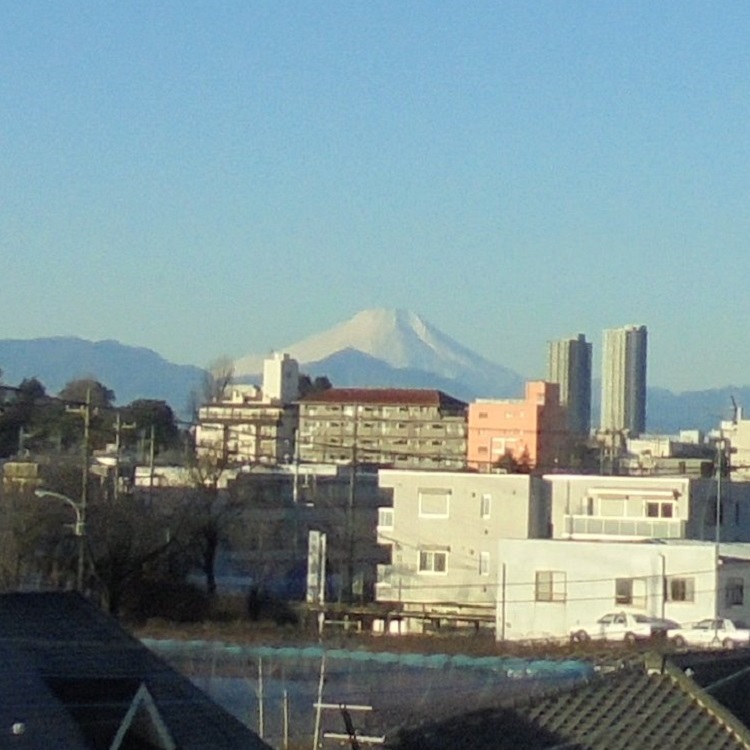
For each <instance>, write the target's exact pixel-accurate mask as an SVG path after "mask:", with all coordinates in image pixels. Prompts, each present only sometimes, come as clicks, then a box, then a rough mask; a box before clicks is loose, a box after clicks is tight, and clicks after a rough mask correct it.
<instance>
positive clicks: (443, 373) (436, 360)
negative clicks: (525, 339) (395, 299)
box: [235, 308, 521, 396]
mask: <svg viewBox="0 0 750 750" xmlns="http://www.w3.org/2000/svg"><path fill="white" fill-rule="evenodd" d="M279 351H284V352H288V353H289V354H290V355H291V356H292V357H294V358H295V359H297V360H298V361H299V362H300V364H301V365H303V366H304V365H307V364H310V363H318V364H319V365H321V367H319V368H315V369H322V362H323V361H324V360H327V359H328V358H330V357H332V356H333V355H335V354H340V353H341V352H344V351H349V352H360V353H361V354H365V355H367V356H368V357H370V358H373V359H375V360H379V361H380V362H381V363H385V364H386V365H388V366H390V368H394V369H396V370H402V371H406V370H408V371H410V372H411V373H412V376H413V373H414V372H415V371H418V372H420V373H422V375H423V376H424V377H423V378H422V380H424V379H425V377H426V376H427V375H429V374H432V375H434V376H437V377H438V378H440V379H441V380H448V381H458V382H459V383H462V384H465V386H466V387H465V388H462V389H461V390H463V391H464V392H471V393H474V392H477V389H478V393H479V395H487V396H492V395H496V394H500V395H505V394H506V393H507V392H509V391H510V395H515V393H516V392H517V391H518V389H519V387H520V384H521V378H520V376H518V375H517V374H516V373H513V372H512V371H510V370H508V369H506V368H505V367H502V366H501V365H498V364H495V363H493V362H490V361H489V360H487V359H485V358H484V357H481V356H480V355H479V354H476V353H475V352H472V351H471V350H470V349H468V348H466V347H465V346H463V345H461V344H459V343H458V342H457V341H455V340H454V339H452V338H451V337H450V336H447V335H446V334H444V333H443V332H442V331H440V330H438V329H437V328H435V327H434V326H433V325H431V324H430V323H428V322H427V321H426V320H425V319H424V318H422V317H420V316H419V315H417V314H416V313H414V312H412V311H410V310H403V309H382V308H379V309H371V310H362V311H361V312H359V313H357V314H356V315H354V317H352V318H350V319H349V320H347V321H344V322H343V323H340V324H339V325H336V326H334V327H333V328H330V329H329V330H327V331H323V332H322V333H317V334H314V335H312V336H310V337H308V338H306V339H304V340H302V341H300V342H298V343H296V344H292V345H290V346H286V347H282V348H280V349H279ZM262 360H263V358H262V357H258V356H247V357H242V358H241V359H239V360H237V361H236V362H235V372H236V374H237V375H238V376H240V377H242V376H247V375H252V374H255V373H258V372H260V371H261V370H262ZM308 369H309V368H308ZM412 379H413V377H412ZM334 383H335V384H336V385H366V384H367V385H374V383H363V382H360V383H342V382H338V381H336V380H334ZM382 385H388V384H387V383H383V384H382ZM488 389H489V390H488Z"/></svg>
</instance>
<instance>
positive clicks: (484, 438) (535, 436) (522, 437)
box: [467, 380, 571, 472]
mask: <svg viewBox="0 0 750 750" xmlns="http://www.w3.org/2000/svg"><path fill="white" fill-rule="evenodd" d="M570 450H571V435H570V433H569V432H568V425H567V415H566V411H565V408H564V407H562V406H561V405H560V386H559V385H558V384H557V383H547V382H545V381H542V380H539V381H532V382H529V383H526V394H525V398H523V399H506V400H489V399H481V400H478V401H475V402H474V403H472V404H470V405H469V430H468V454H467V459H468V465H469V467H470V468H472V469H475V470H477V471H482V472H486V471H497V470H498V469H502V468H503V467H507V463H508V462H509V461H510V463H511V464H516V465H520V466H521V467H523V468H524V469H528V470H533V469H538V470H547V471H548V470H551V469H554V468H555V467H557V466H561V467H562V466H566V465H567V461H568V459H569V457H570Z"/></svg>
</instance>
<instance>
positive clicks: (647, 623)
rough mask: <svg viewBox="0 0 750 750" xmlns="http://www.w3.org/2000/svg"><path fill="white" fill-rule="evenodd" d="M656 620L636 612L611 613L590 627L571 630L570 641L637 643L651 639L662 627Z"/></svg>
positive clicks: (581, 626)
mask: <svg viewBox="0 0 750 750" xmlns="http://www.w3.org/2000/svg"><path fill="white" fill-rule="evenodd" d="M659 622H666V621H657V620H656V618H652V617H648V616H646V615H642V614H639V613H635V612H610V613H608V614H606V615H604V616H603V617H600V618H599V619H598V620H597V621H596V622H595V623H592V624H590V625H575V626H573V627H572V628H570V639H571V640H572V641H575V642H577V643H584V642H586V641H590V640H605V641H624V642H625V643H635V642H636V641H640V640H647V639H649V638H651V637H652V636H653V635H654V633H656V632H658V631H659V629H660V627H659V625H658V623H659Z"/></svg>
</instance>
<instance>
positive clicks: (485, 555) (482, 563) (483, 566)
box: [479, 552, 490, 576]
mask: <svg viewBox="0 0 750 750" xmlns="http://www.w3.org/2000/svg"><path fill="white" fill-rule="evenodd" d="M489 574H490V553H489V552H480V553H479V575H480V576H488V575H489Z"/></svg>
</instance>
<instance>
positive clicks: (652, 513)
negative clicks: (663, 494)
mask: <svg viewBox="0 0 750 750" xmlns="http://www.w3.org/2000/svg"><path fill="white" fill-rule="evenodd" d="M646 517H647V518H674V503H670V502H666V503H654V502H651V503H646Z"/></svg>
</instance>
